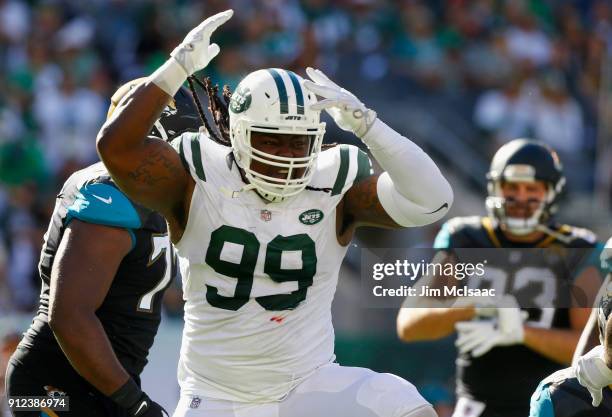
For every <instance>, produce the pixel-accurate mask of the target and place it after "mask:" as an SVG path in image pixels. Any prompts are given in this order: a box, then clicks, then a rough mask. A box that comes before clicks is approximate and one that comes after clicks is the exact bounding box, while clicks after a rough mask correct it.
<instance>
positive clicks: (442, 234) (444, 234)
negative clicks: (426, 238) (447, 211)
mask: <svg viewBox="0 0 612 417" xmlns="http://www.w3.org/2000/svg"><path fill="white" fill-rule="evenodd" d="M450 241H451V233H450V228H449V225H448V223H444V224H443V225H442V228H441V229H440V231H439V232H438V234H437V235H436V239H435V240H434V244H433V248H434V249H448V248H450V247H451V246H450Z"/></svg>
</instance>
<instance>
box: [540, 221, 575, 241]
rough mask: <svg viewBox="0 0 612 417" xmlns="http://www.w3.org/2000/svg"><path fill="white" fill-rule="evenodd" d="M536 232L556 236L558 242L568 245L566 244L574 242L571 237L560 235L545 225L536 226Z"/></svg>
mask: <svg viewBox="0 0 612 417" xmlns="http://www.w3.org/2000/svg"><path fill="white" fill-rule="evenodd" d="M536 230H538V231H540V232H544V233H546V234H547V235H550V236H554V237H555V238H556V239H557V240H559V241H560V242H563V243H566V244H567V243H570V242H571V241H572V238H571V236H565V235H564V234H563V233H559V232H557V231H555V230H552V229H551V228H550V227H548V226H547V225H545V224H538V225H537V226H536Z"/></svg>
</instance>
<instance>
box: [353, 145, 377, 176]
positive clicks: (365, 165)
mask: <svg viewBox="0 0 612 417" xmlns="http://www.w3.org/2000/svg"><path fill="white" fill-rule="evenodd" d="M373 172H374V171H373V170H372V164H371V163H370V158H368V154H366V153H365V152H364V151H362V150H361V149H359V150H357V175H356V176H355V181H353V184H357V183H358V182H359V181H361V180H363V179H365V178H367V177H369V176H370V175H372V174H373Z"/></svg>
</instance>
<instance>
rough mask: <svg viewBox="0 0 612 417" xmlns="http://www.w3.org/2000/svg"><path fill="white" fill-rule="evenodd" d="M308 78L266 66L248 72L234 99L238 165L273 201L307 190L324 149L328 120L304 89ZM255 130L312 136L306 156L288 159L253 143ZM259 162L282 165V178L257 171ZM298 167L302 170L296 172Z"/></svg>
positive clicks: (232, 117) (233, 135)
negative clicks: (322, 119)
mask: <svg viewBox="0 0 612 417" xmlns="http://www.w3.org/2000/svg"><path fill="white" fill-rule="evenodd" d="M303 82H304V80H303V79H302V78H301V77H299V76H298V75H296V74H294V73H293V72H290V71H285V70H282V69H265V70H259V71H255V72H252V73H251V74H249V75H248V76H246V77H245V78H244V79H243V80H242V81H241V82H240V84H239V85H238V87H237V88H236V91H235V92H234V93H233V94H232V98H231V101H230V105H229V109H230V139H231V142H232V152H233V153H234V157H235V160H236V163H237V164H238V166H239V167H240V168H241V169H242V170H243V171H244V175H245V177H246V179H247V180H248V181H249V184H248V185H247V186H246V187H244V189H245V190H246V189H254V190H256V191H257V193H258V194H259V195H260V196H261V197H263V198H264V199H266V200H268V201H270V202H280V201H283V200H285V199H286V198H289V197H292V196H295V195H296V194H298V193H300V192H301V191H303V190H304V189H305V188H306V186H307V185H308V184H309V183H310V180H311V179H312V175H313V174H314V167H315V164H316V161H317V157H318V156H319V153H320V152H321V144H322V143H323V135H324V133H325V123H321V122H320V112H318V111H314V110H311V109H310V106H311V105H312V104H314V103H316V97H315V95H314V94H313V93H311V92H309V91H308V90H306V89H305V88H304V87H303ZM253 132H261V133H266V134H270V135H274V134H277V135H300V136H302V135H304V136H308V137H309V138H310V147H309V152H308V155H306V156H304V157H286V156H279V155H274V154H270V153H266V152H262V151H260V150H258V149H256V148H254V147H253V146H252V144H251V137H252V133H253ZM253 161H257V162H259V163H261V164H266V165H270V166H274V167H277V168H281V171H280V172H281V173H283V174H285V177H284V178H276V177H270V176H267V175H264V174H262V173H259V172H257V171H255V170H253V169H252V168H251V162H253ZM297 171H303V172H301V173H300V174H301V175H296V172H297Z"/></svg>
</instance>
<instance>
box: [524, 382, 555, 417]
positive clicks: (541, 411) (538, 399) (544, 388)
mask: <svg viewBox="0 0 612 417" xmlns="http://www.w3.org/2000/svg"><path fill="white" fill-rule="evenodd" d="M548 387H549V385H548V384H544V383H541V384H540V385H539V386H538V388H537V389H536V391H535V392H534V393H533V395H532V396H531V404H530V407H529V417H555V409H554V407H553V402H552V399H551V398H550V391H549V390H548Z"/></svg>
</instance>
